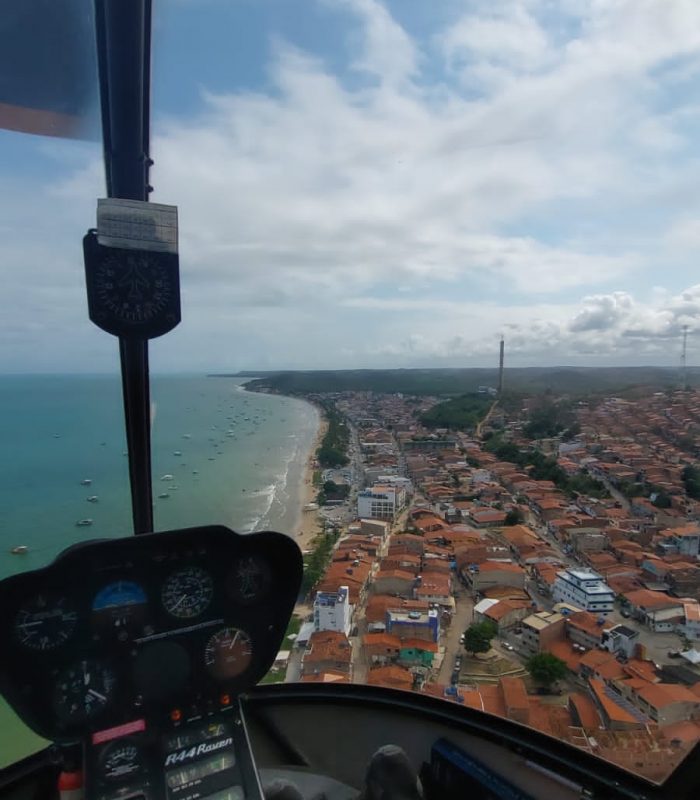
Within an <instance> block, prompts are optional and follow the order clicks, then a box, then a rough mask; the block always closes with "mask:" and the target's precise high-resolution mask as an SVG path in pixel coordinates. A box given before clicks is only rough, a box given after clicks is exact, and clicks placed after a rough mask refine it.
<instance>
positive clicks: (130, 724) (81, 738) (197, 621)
mask: <svg viewBox="0 0 700 800" xmlns="http://www.w3.org/2000/svg"><path fill="white" fill-rule="evenodd" d="M24 1H25V0H17V1H16V2H15V3H14V5H15V6H16V8H17V9H18V14H17V19H18V20H19V22H20V23H21V24H22V25H24V26H25V27H26V25H27V16H26V14H25V15H24V16H23V15H22V14H21V13H19V9H20V7H21V6H22V4H23V2H24ZM33 5H34V6H35V7H36V9H35V10H37V13H39V12H40V11H41V8H40V7H41V6H42V5H43V6H45V7H46V9H45V10H46V13H47V14H49V15H50V14H51V13H54V12H55V7H54V9H53V12H52V11H51V10H50V8H49V7H50V6H52V5H54V4H52V3H48V4H47V3H43V4H42V3H41V2H38V1H37V2H35V3H33ZM60 5H61V4H60V3H56V4H55V6H60ZM87 5H90V7H91V10H92V11H94V15H92V14H91V15H90V16H89V19H88V18H87V17H86V16H85V14H84V13H83V12H84V10H85V7H86V6H87ZM69 6H70V11H71V12H74V11H75V9H76V7H77V8H78V10H79V13H78V15H77V17H76V19H78V21H79V25H78V27H77V29H76V30H78V31H79V36H81V37H83V38H84V36H85V34H86V31H88V33H89V34H90V35H94V44H95V45H96V46H95V48H94V49H95V52H96V55H97V57H96V65H95V66H96V71H97V73H98V76H99V81H98V83H99V95H100V108H101V120H102V141H103V145H104V159H105V173H106V183H107V194H108V197H107V198H104V199H103V200H102V201H101V202H100V205H99V206H98V215H97V227H96V228H90V229H89V231H88V233H87V235H86V237H85V240H84V255H85V270H86V283H87V289H88V309H89V315H90V319H91V320H92V321H93V322H94V323H95V324H96V325H97V326H98V327H100V328H102V329H103V330H105V331H107V332H108V333H110V334H112V335H114V336H116V337H118V339H119V352H120V360H121V369H122V385H123V400H124V413H125V420H126V434H127V435H126V438H127V443H128V459H129V479H130V486H131V494H132V506H133V528H134V534H135V535H124V536H123V537H122V538H114V539H92V540H85V541H81V542H79V543H77V544H73V545H71V546H70V547H68V548H67V549H66V550H64V551H63V552H62V553H60V554H59V555H58V556H57V557H56V558H55V559H54V560H53V561H52V562H51V563H50V564H48V565H47V566H43V567H40V568H38V569H33V570H28V571H25V572H22V573H19V574H16V575H12V576H10V577H8V578H5V579H4V580H2V581H0V643H1V645H0V694H2V696H3V698H4V699H5V700H6V701H7V703H8V704H9V705H10V706H11V708H12V709H13V710H14V712H15V713H16V714H17V716H18V717H19V718H20V719H21V720H22V721H23V722H24V723H25V724H26V725H27V726H28V727H29V728H30V729H31V730H33V731H34V732H35V733H36V734H38V735H39V736H41V737H43V738H44V739H46V740H48V742H49V743H50V744H49V745H48V746H47V747H44V748H42V749H40V750H39V752H36V753H34V754H32V755H30V756H27V757H26V758H24V759H21V760H19V761H16V762H15V763H13V764H11V765H10V766H8V767H6V768H4V769H2V770H0V800H5V799H7V800H14V798H58V797H60V798H61V800H82V798H86V799H87V800H131V799H132V798H133V800H140V799H143V800H262V799H263V798H268V800H299V799H300V798H302V799H303V800H323V798H325V800H353V799H354V798H362V800H420V798H426V799H427V800H457V799H458V798H459V800H462V799H463V798H470V800H471V799H472V798H473V800H481V798H484V800H490V799H491V798H501V799H502V800H511V799H512V800H515V798H522V799H523V800H535V798H543V799H544V798H561V800H569V798H570V799H571V800H575V799H576V798H601V800H603V798H604V799H605V800H615V799H617V798H620V800H622V798H647V799H648V800H655V799H656V798H658V799H659V800H661V798H674V800H675V799H677V800H682V798H691V797H695V796H697V792H698V789H699V788H700V771H699V770H700V763H699V760H698V757H697V756H698V752H697V747H696V749H695V750H694V751H693V752H692V753H691V754H690V755H689V756H688V757H687V758H686V759H685V760H684V761H683V762H682V763H681V764H680V766H679V767H678V769H676V770H675V771H674V772H673V774H672V775H671V777H669V778H668V780H667V781H666V782H665V783H664V784H663V785H660V784H652V783H650V782H649V781H647V780H645V779H644V778H642V777H640V776H638V775H635V774H633V773H632V772H629V771H626V770H624V769H622V768H621V767H619V766H617V765H616V764H614V763H612V762H610V761H605V760H602V759H600V758H598V757H596V755H594V753H593V752H592V751H590V752H588V751H586V750H583V749H577V748H574V747H572V746H570V745H569V744H567V743H566V742H563V741H558V740H556V739H554V738H552V737H551V736H548V735H545V734H544V733H541V732H539V731H537V730H533V729H532V728H530V727H527V726H526V725H524V724H520V723H518V722H516V721H513V720H509V719H505V718H500V717H495V716H491V715H489V714H487V713H484V711H483V710H479V709H476V708H470V707H466V706H463V705H460V704H459V703H458V702H449V703H448V702H445V701H444V700H443V699H441V698H438V697H433V696H430V695H427V694H418V693H414V692H407V691H400V690H396V689H391V688H385V687H382V686H372V685H360V684H352V683H346V682H329V683H324V682H308V683H305V682H299V683H278V684H274V685H266V684H263V683H261V680H262V679H263V677H264V676H265V675H266V674H267V673H268V670H269V669H270V667H271V666H272V665H273V663H274V662H275V658H276V656H277V654H278V652H279V650H280V646H281V644H282V642H283V639H284V637H285V631H286V630H287V624H288V621H289V618H290V616H291V614H292V611H293V609H294V605H295V602H296V601H297V599H298V597H299V592H300V586H301V581H302V573H303V561H302V554H301V551H300V549H299V547H298V546H297V544H296V543H295V542H294V541H293V539H291V538H290V537H289V536H287V535H285V534H283V533H277V532H271V531H264V532H256V533H249V534H245V535H242V534H238V533H235V532H234V531H232V530H230V529H229V528H226V527H223V526H215V525H209V526H200V527H189V528H183V529H179V530H169V531H164V532H158V533H154V532H153V530H154V525H153V508H152V493H153V492H152V477H151V459H150V403H149V368H148V340H149V339H151V338H155V337H156V336H161V335H163V334H165V333H167V332H169V331H170V330H171V329H172V328H174V327H175V326H176V325H177V324H178V322H179V320H180V286H179V275H178V266H179V265H178V254H177V214H176V210H175V209H174V208H173V207H168V206H157V207H156V206H155V204H149V203H148V199H149V193H150V191H151V186H150V172H149V170H150V167H151V166H152V163H153V162H152V161H151V159H150V154H149V134H150V131H149V119H150V84H149V80H150V58H151V11H152V9H151V0H95V2H94V7H93V6H92V5H91V4H86V3H77V4H75V3H72V4H69V3H67V4H66V10H69ZM50 18H51V19H54V18H53V17H50ZM54 22H55V23H56V24H63V23H64V22H65V20H63V19H60V20H59V18H56V19H55V20H54ZM86 25H87V27H86ZM2 26H3V22H2V21H0V32H2V34H3V36H4V37H5V39H7V40H8V41H10V40H11V38H12V35H13V34H12V30H11V28H9V27H7V28H6V29H3V28H2ZM69 83H70V82H69ZM71 86H72V88H75V82H73V84H71V85H70V86H68V88H69V89H70V88H71ZM63 88H66V87H65V86H64V87H63ZM20 105H21V103H20ZM39 106H41V101H39ZM8 108H9V105H8V104H7V103H5V102H4V101H3V97H2V96H0V126H3V125H4V126H6V127H9V126H10V125H9V123H7V122H3V117H2V114H3V113H4V112H6V111H7V109H8ZM76 115H77V116H79V114H78V113H77V112H76ZM13 119H14V123H13V124H14V125H15V129H16V130H28V131H31V132H34V133H43V134H47V133H48V134H50V135H71V128H70V124H69V123H70V122H71V119H72V117H71V115H70V114H66V113H63V112H60V113H58V112H56V110H55V108H54V109H53V110H52V109H50V108H49V109H47V108H44V109H43V111H42V112H41V113H40V112H37V114H26V115H24V116H20V117H17V116H15V117H13ZM115 220H116V222H115ZM88 225H89V221H87V222H86V228H87V226H88ZM144 276H146V277H144ZM136 283H139V287H141V284H143V285H147V286H148V287H150V288H149V290H148V291H150V292H151V294H150V295H149V296H147V297H145V299H144V297H142V296H141V295H142V294H144V292H142V291H141V288H139V291H138V292H137V291H136V288H135V286H136ZM144 291H145V290H144ZM135 294H139V298H140V299H139V301H138V303H136V302H134V295H135ZM146 294H148V293H147V292H146ZM88 499H90V498H88ZM88 522H89V520H88V521H86V524H87V523H88ZM78 524H81V523H78ZM124 534H126V531H124Z"/></svg>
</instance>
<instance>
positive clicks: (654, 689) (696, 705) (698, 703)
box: [635, 683, 700, 727]
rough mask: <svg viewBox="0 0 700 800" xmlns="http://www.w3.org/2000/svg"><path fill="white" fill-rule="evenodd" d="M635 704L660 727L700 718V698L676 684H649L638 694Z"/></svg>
mask: <svg viewBox="0 0 700 800" xmlns="http://www.w3.org/2000/svg"><path fill="white" fill-rule="evenodd" d="M635 701H636V702H635V704H636V705H637V707H638V708H639V709H641V711H643V712H644V713H645V714H646V715H647V716H648V717H651V719H653V720H654V722H656V723H658V725H659V726H662V727H663V726H664V725H671V724H673V723H674V722H681V721H683V720H691V719H699V718H700V697H698V696H697V695H696V694H695V693H694V692H692V691H691V690H690V689H688V688H687V687H686V686H679V685H678V684H674V683H657V684H652V683H650V684H647V685H645V686H643V687H641V688H640V689H639V690H638V691H637V692H636V697H635Z"/></svg>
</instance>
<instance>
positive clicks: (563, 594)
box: [552, 568, 615, 614]
mask: <svg viewBox="0 0 700 800" xmlns="http://www.w3.org/2000/svg"><path fill="white" fill-rule="evenodd" d="M552 596H553V597H554V599H555V600H556V601H558V602H563V603H571V604H572V605H574V606H577V607H578V608H580V609H582V610H583V611H590V612H591V613H593V614H607V613H609V612H610V611H612V610H613V602H614V600H615V593H614V592H613V590H612V589H611V588H610V587H609V586H608V584H607V583H605V581H604V580H603V578H602V576H600V575H599V574H598V573H597V572H594V571H593V570H592V569H574V568H570V569H565V570H562V571H561V572H558V573H557V579H556V581H555V582H554V588H553V590H552Z"/></svg>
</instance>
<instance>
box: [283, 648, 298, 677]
mask: <svg viewBox="0 0 700 800" xmlns="http://www.w3.org/2000/svg"><path fill="white" fill-rule="evenodd" d="M301 654H302V651H301V648H299V647H295V648H294V649H293V650H292V652H291V653H290V654H289V661H288V662H287V675H286V677H285V679H284V682H285V683H296V682H297V681H298V680H299V678H300V677H301Z"/></svg>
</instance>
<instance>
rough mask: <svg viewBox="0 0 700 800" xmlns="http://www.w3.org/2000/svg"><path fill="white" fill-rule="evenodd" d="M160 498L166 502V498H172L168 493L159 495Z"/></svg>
mask: <svg viewBox="0 0 700 800" xmlns="http://www.w3.org/2000/svg"><path fill="white" fill-rule="evenodd" d="M158 497H159V498H160V499H161V500H164V499H165V498H166V497H170V495H169V494H168V493H167V492H161V493H160V494H159V495H158Z"/></svg>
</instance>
